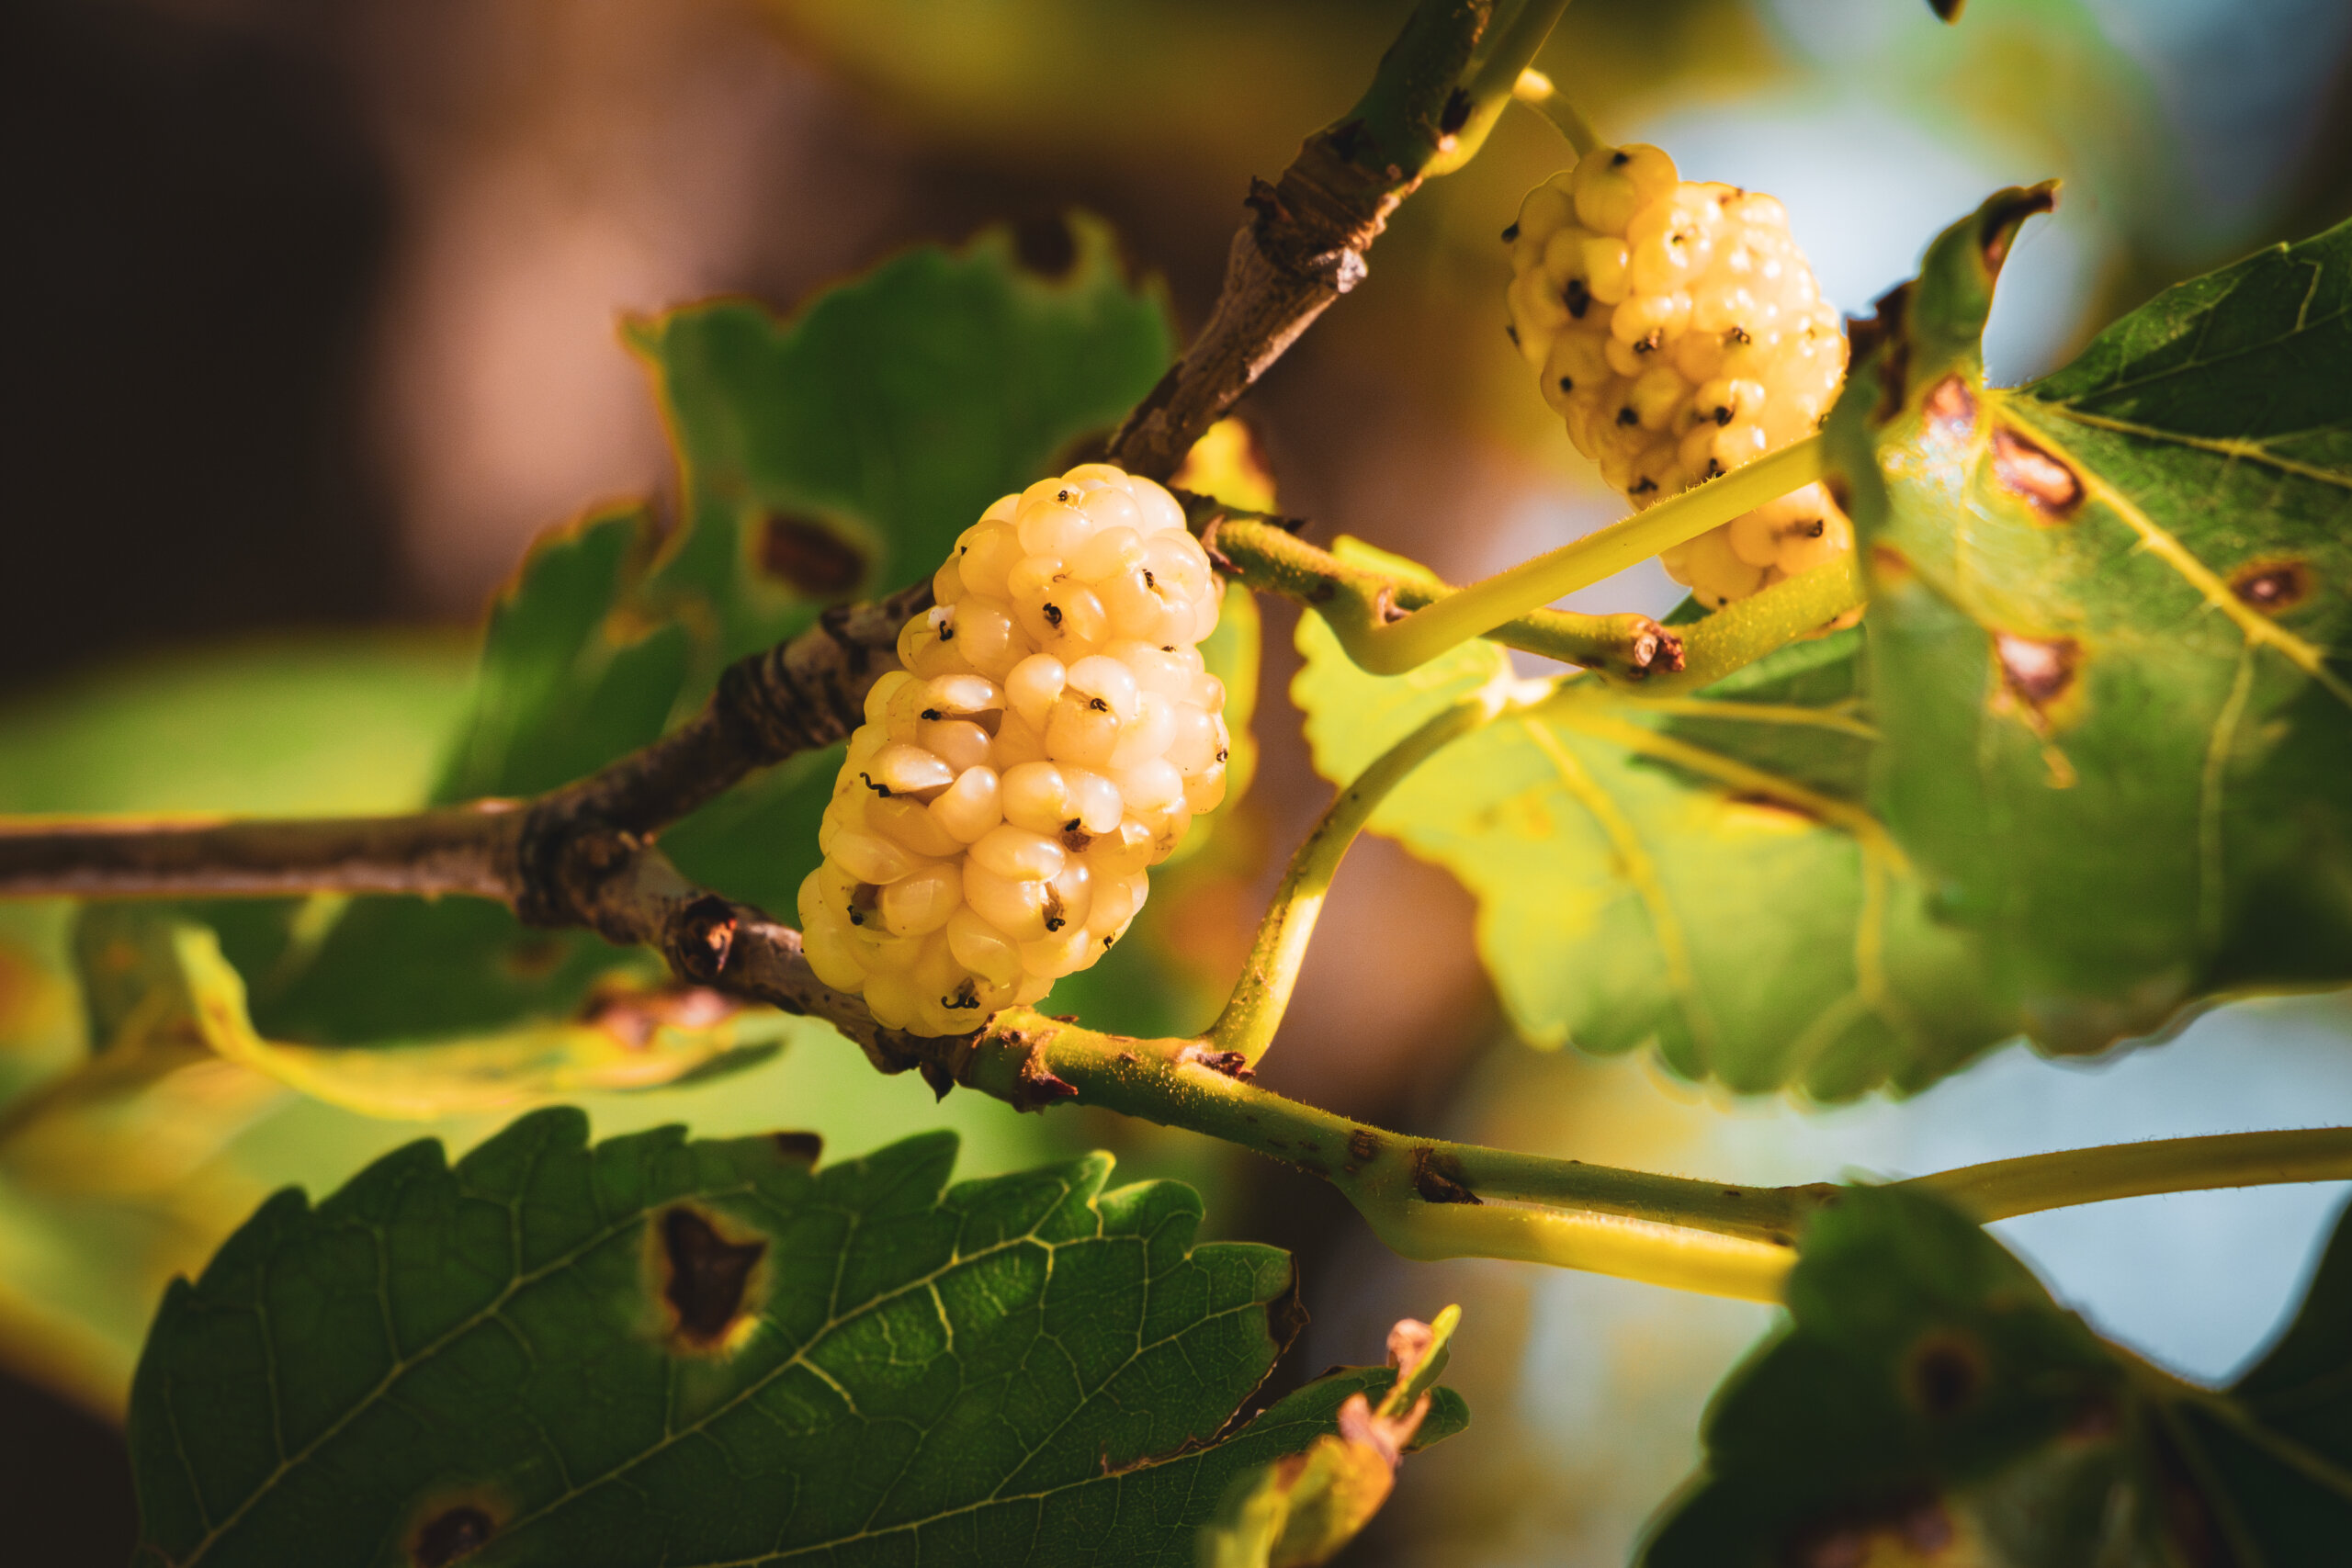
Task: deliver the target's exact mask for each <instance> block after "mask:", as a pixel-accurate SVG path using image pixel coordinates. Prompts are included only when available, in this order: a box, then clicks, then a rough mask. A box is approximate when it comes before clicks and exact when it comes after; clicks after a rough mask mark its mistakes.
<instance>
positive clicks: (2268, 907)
mask: <svg viewBox="0 0 2352 1568" xmlns="http://www.w3.org/2000/svg"><path fill="white" fill-rule="evenodd" d="M2046 205H2047V193H2046V191H2040V190H2037V191H2010V192H2005V193H2003V194H2002V195H2000V196H1997V197H1994V198H1993V199H1992V200H1991V201H1990V202H1988V203H1987V204H1986V205H1985V209H1983V210H1982V211H1981V212H1980V213H1979V214H1978V215H1977V216H1976V217H1974V218H1973V219H1970V220H1965V221H1963V222H1962V223H1960V224H1958V225H1956V226H1954V227H1953V228H1952V229H1951V230H1950V231H1947V232H1946V233H1945V234H1944V235H1943V236H1942V237H1941V238H1940V239H1939V240H1938V241H1937V242H1936V243H1935V245H1934V246H1933V247H1932V248H1931V249H1930V251H1929V253H1928V258H1927V261H1926V264H1925V265H1924V267H1923V269H1922V272H1921V276H1920V277H1919V278H1918V280H1917V283H1916V284H1914V285H1912V286H1910V287H1909V288H1907V289H1906V290H1905V291H1903V292H1901V293H1898V294H1897V295H1896V296H1893V297H1890V299H1889V301H1888V302H1887V303H1886V305H1885V306H1884V307H1883V310H1882V318H1881V323H1880V325H1879V327H1878V329H1877V330H1876V331H1875V332H1874V333H1871V334H1870V335H1871V336H1873V337H1876V338H1878V339H1881V340H1883V341H1880V342H1879V343H1878V344H1877V346H1876V348H1875V350H1874V352H1873V353H1871V355H1869V356H1868V357H1866V358H1865V359H1864V360H1863V361H1862V363H1860V365H1858V367H1856V369H1855V371H1854V373H1853V375H1852V377H1851V378H1849V383H1848V391H1847V395H1846V396H1845V397H1843V398H1842V399H1841V400H1839V403H1838V408H1837V411H1836V412H1835V413H1834V414H1833V416H1832V419H1831V423H1830V441H1831V444H1832V453H1833V466H1834V468H1836V469H1838V477H1839V479H1842V481H1843V482H1845V483H1846V484H1847V485H1848V487H1849V491H1850V492H1851V498H1852V510H1853V513H1854V519H1855V525H1856V527H1857V529H1858V532H1859V537H1860V546H1861V548H1862V550H1863V551H1864V553H1865V556H1866V558H1867V559H1868V562H1869V581H1870V589H1871V607H1870V613H1869V616H1868V619H1867V621H1866V623H1865V625H1866V626H1867V628H1868V634H1869V638H1870V649H1871V685H1872V689H1873V692H1874V693H1875V694H1876V698H1877V704H1876V705H1877V711H1878V716H1879V724H1880V728H1881V730H1882V733H1883V741H1882V744H1881V745H1880V746H1879V748H1878V750H1877V753H1876V756H1875V758H1874V760H1873V767H1874V769H1875V771H1876V772H1875V778H1876V785H1875V792H1874V799H1875V800H1876V802H1877V804H1878V806H1879V808H1880V809H1881V811H1882V813H1883V816H1884V817H1885V819H1886V821H1887V823H1888V825H1889V827H1890V828H1891V829H1893V830H1894V834H1895V836H1896V837H1897V838H1898V839H1899V840H1901V841H1902V843H1903V845H1904V847H1905V849H1906V850H1907V851H1909V852H1910V853H1911V854H1912V855H1913V856H1914V858H1915V859H1916V860H1917V863H1918V864H1919V866H1920V868H1921V870H1922V872H1923V874H1926V875H1927V876H1928V878H1929V882H1930V886H1932V887H1933V889H1934V897H1935V907H1936V908H1937V910H1938V912H1939V915H1941V916H1943V917H1944V918H1947V919H1951V920H1952V921H1954V922H1956V923H1959V924H1962V925H1964V926H1967V927H1970V928H1973V929H1974V930H1976V931H1980V932H1982V933H1983V935H1984V938H1985V945H1986V953H1987V956H1988V960H1989V962H1991V963H1992V964H1993V965H1994V967H1995V969H1996V972H1997V973H1998V974H1999V976H2001V982H2002V984H2003V986H2004V987H2007V988H2010V989H2013V990H2014V991H2015V992H2016V993H2017V994H2018V996H2019V997H2020V998H2021V1000H2022V1004H2023V1006H2024V1009H2025V1013H2026V1017H2027V1018H2028V1020H2029V1021H2030V1026H2031V1030H2032V1032H2033V1034H2034V1036H2035V1038H2036V1039H2037V1040H2038V1041H2039V1042H2040V1043H2042V1044H2043V1045H2045V1046H2047V1047H2049V1048H2052V1049H2055V1050H2062V1051H2096V1050H2099V1049H2102V1048H2104V1047H2105V1046H2107V1045H2108V1044H2109V1043H2112V1042H2114V1041H2116V1040H2118V1039H2120V1038H2123V1037H2126V1036H2130V1035H2135V1034H2144V1033H2147V1032H2153V1031H2155V1030H2158V1029H2160V1028H2162V1027H2163V1026H2165V1024H2166V1023H2167V1022H2168V1021H2170V1020H2172V1019H2173V1018H2175V1017H2176V1016H2177V1014H2178V1013H2179V1012H2180V1010H2182V1009H2183V1008H2185V1007H2188V1006H2192V1005H2195V1004H2197V1003H2199V1002H2201V1001H2205V1000H2208V999H2211V998H2216V997H2219V996H2223V995H2228V994H2232V993H2240V992H2246V991H2257V990H2274V989H2279V988H2286V987H2313V986H2327V985H2340V984H2342V983H2343V982H2344V981H2345V980H2346V979H2347V978H2352V789H2347V788H2346V779H2347V778H2352V657H2348V656H2352V225H2345V226H2342V227H2338V228H2336V229H2335V230H2332V231H2329V232H2327V233H2324V234H2322V235H2319V236H2318V237H2316V238H2314V239H2311V240H2307V241H2305V242H2303V243H2301V244H2296V245H2290V246H2279V247H2277V248H2275V249H2272V250H2269V251H2266V252H2263V253H2262V254H2258V255H2256V256H2252V257H2249V258H2248V259H2246V260H2245V261H2243V262H2240V263H2238V264H2237V265H2233V266H2231V267H2227V268H2224V269H2223V270H2222V271H2220V272H2217V273H2214V274H2212V275H2211V276H2206V277H2201V278H2199V279H2196V280H2195V281H2193V282H2189V283H2185V284H2182V285H2180V286H2179V287H2177V288H2173V289H2170V290H2168V291H2166V292H2165V293H2164V294H2162V295H2160V296H2158V297H2157V298H2156V299H2154V300H2152V301H2151V302H2149V303H2148V304H2147V305H2146V306H2144V307H2143V308H2142V309H2140V310H2136V311H2133V312H2132V313H2131V314H2130V315H2129V316H2126V317H2124V318H2123V319H2122V320H2120V321H2117V322H2116V323H2115V324H2114V325H2112V326H2111V327H2109V329H2108V330H2107V331H2106V332H2105V333H2102V334H2101V335H2100V336H2099V337H2098V340H2097V341H2096V342H2095V343H2093V344H2091V346H2090V347H2089V348H2088V349H2087V350H2086V351H2085V353H2084V354H2083V355H2081V357H2080V358H2078V359H2077V360H2076V361H2075V363H2074V364H2072V365H2070V366H2068V367H2065V368H2064V369H2063V370H2060V371H2058V372H2057V373H2056V374H2054V375H2052V376H2050V377H2048V378H2045V379H2043V380H2041V381H2038V382H2036V383H2034V384H2032V385H2030V386H2028V387H2023V388H2018V389H2010V390H2004V389H1997V388H1991V387H1987V386H1985V381H1984V367H1983V361H1982V357H1981V355H1980V354H1979V352H1978V335H1979V332H1980V330H1981V328H1982V326H1983V323H1984V320H1985V312H1986V310H1987V309H1988V308H1989V306H1990V304H1991V300H1992V292H1993V280H1994V277H1995V276H1996V273H1997V271H1998V268H1999V263H2000V261H2001V260H2002V258H2003V257H2004V256H2005V255H2006V254H2007V249H2008V246H2009V243H2010V238H2011V236H2012V235H2013V234H2014V232H2015V231H2016V228H2017V226H2018V223H2020V222H2022V221H2023V220H2024V219H2025V217H2026V216H2028V215H2030V213H2031V212H2034V211H2038V210H2040V209H2041V208H2042V207H2044V206H2046Z"/></svg>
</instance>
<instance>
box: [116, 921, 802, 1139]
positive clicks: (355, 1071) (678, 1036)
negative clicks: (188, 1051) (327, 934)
mask: <svg viewBox="0 0 2352 1568" xmlns="http://www.w3.org/2000/svg"><path fill="white" fill-rule="evenodd" d="M76 941H77V945H78V946H79V947H80V948H81V950H82V956H83V973H84V975H85V982H84V984H85V993H86V995H87V996H88V998H89V1006H90V1012H91V1018H92V1021H93V1024H94V1026H95V1027H96V1028H97V1029H100V1030H103V1031H104V1032H103V1033H100V1034H99V1035H97V1037H96V1039H95V1040H94V1042H93V1043H94V1045H95V1046H96V1048H97V1049H98V1050H99V1051H101V1052H112V1051H116V1050H118V1049H120V1048H121V1047H122V1045H123V1044H124V1042H123V1041H122V1040H121V1039H120V1038H119V1036H120V1035H122V1034H131V1035H134V1036H136V1037H139V1038H149V1037H153V1035H155V1034H156V1033H157V1032H159V1031H160V1030H162V1029H164V1028H166V1027H176V1028H180V1029H182V1030H184V1031H185V1032H186V1034H187V1039H188V1042H189V1043H190V1044H191V1045H193V1046H195V1047H196V1048H198V1049H199V1050H202V1051H208V1052H210V1053H211V1054H213V1055H218V1056H220V1057H221V1058H223V1059H224V1060H227V1061H231V1062H234V1063H237V1064H238V1065H240V1066H245V1067H250V1068H252V1069H253V1070H254V1071H255V1072H257V1073H260V1074H263V1075H264V1076H266V1077H272V1078H275V1079H277V1080H278V1081H279V1082H281V1083H283V1084H286V1085H287V1086H288V1087H289V1088H292V1089H297V1090H299V1091H300V1092H301V1093H302V1094H304V1095H306V1096H308V1097H309V1098H311V1099H312V1100H323V1101H325V1102H326V1103H327V1104H329V1105H337V1106H341V1107H342V1108H344V1109H345V1110H346V1111H358V1112H360V1113H361V1114H363V1115H367V1116H378V1117H387V1118H392V1119H396V1120H420V1119H430V1118H433V1117H438V1116H461V1115H467V1114H471V1113H474V1112H479V1111H495V1110H500V1109H503V1108H507V1107H513V1106H515V1105H519V1104H523V1103H527V1102H530V1101H535V1100H547V1099H550V1098H553V1097H555V1096H559V1095H567V1094H579V1093H583V1092H588V1091H592V1090H596V1089H657V1088H660V1087H662V1086H663V1085H666V1084H673V1083H680V1082H684V1081H686V1080H689V1079H695V1078H702V1077H712V1076H715V1075H717V1074H720V1073H725V1072H729V1071H734V1070H737V1069H739V1068H741V1067H746V1066H753V1065H755V1064H757V1063H759V1062H762V1061H764V1060H766V1059H767V1058H768V1057H769V1056H772V1055H775V1051H776V1050H777V1048H778V1046H779V1044H780V1043H781V1042H782V1040H783V1039H784V1038H785V1036H786V1032H787V1031H788V1029H789V1028H790V1021H788V1020H786V1018H784V1017H783V1016H782V1015H780V1014H777V1013H775V1012H772V1011H770V1010H766V1009H745V1008H743V1007H742V1006H741V1004H739V1003H737V1002H735V1001H734V1000H733V999H731V998H727V997H724V996H721V995H719V994H718V993H717V992H714V991H707V990H702V989H699V988H695V987H680V986H676V985H674V984H673V985H663V986H658V987H644V988H621V987H615V988H611V989H607V990H605V991H603V992H601V993H598V994H597V995H596V996H595V997H594V998H593V999H592V1001H591V1004H590V1006H589V1007H588V1008H587V1009H586V1010H583V1011H582V1013H581V1014H580V1015H579V1016H578V1017H576V1018H571V1019H563V1020H550V1021H545V1022H537V1023H525V1024H522V1025H520V1026H517V1027H515V1028H511V1029H506V1030H503V1031H500V1032H495V1033H492V1034H487V1035H483V1036H481V1037H479V1038H475V1039H469V1040H460V1041H451V1042H428V1043H417V1044H405V1043H399V1042H397V1041H391V1040H387V1041H384V1042H379V1043H375V1044H372V1045H369V1046H364V1047H359V1046H318V1045H300V1044H288V1043H281V1042H277V1041H271V1040H266V1039H265V1038H263V1037H262V1035H261V1034H260V1032H258V1031H256V1030H255V1028H254V1023H253V1021H252V1020H251V1018H250V1017H249V1016H248V1015H247V1012H246V1009H245V987H244V980H243V976H240V975H239V974H238V973H237V971H236V969H235V968H234V967H232V965H231V964H229V963H228V961H227V960H226V959H224V958H223V957H222V956H221V953H220V942H219V939H218V938H217V937H216V936H215V934H214V933H213V931H211V930H210V929H209V927H205V926H198V925H194V924H191V923H187V922H185V921H176V920H173V919H170V918H169V917H168V916H165V915H163V914H161V913H157V912H153V911H150V910H145V909H141V908H136V907H131V908H125V907H124V906H121V905H106V904H100V905H94V906H92V907H91V908H89V909H87V910H86V911H85V913H84V916H83V918H82V920H81V923H80V928H79V930H78V931H77V932H76Z"/></svg>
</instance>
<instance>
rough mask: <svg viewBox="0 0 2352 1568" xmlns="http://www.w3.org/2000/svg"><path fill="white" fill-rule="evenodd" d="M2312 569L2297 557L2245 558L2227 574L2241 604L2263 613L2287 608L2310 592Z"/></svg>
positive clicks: (2310, 593)
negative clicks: (2293, 558) (2257, 559)
mask: <svg viewBox="0 0 2352 1568" xmlns="http://www.w3.org/2000/svg"><path fill="white" fill-rule="evenodd" d="M2230 592H2233V593H2234V594H2236V595H2237V596H2238V602H2239V603H2240V604H2249V605H2252V606H2253V607H2254V608H2255V609H2257V610H2259V611H2261V612H2262V613H2263V614H2264V615H2277V614H2278V613H2279V612H2280V611H2282V610H2291V609H2293V608H2294V607H2295V606H2296V605H2298V604H2301V603H2302V602H2303V601H2304V600H2306V599H2308V598H2310V597H2311V596H2312V569H2311V568H2310V567H2309V566H2306V565H2305V564H2304V563H2303V562H2301V561H2299V560H2267V561H2248V562H2246V563H2245V565H2244V566H2242V567H2240V568H2238V570H2236V571H2235V572H2234V573H2233V574H2232V575H2231V577H2230Z"/></svg>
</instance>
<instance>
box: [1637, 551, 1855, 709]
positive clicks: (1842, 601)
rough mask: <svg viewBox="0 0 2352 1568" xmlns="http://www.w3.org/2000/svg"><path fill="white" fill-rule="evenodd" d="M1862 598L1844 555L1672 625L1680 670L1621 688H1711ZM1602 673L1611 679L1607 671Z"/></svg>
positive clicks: (1652, 693)
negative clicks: (1679, 649) (1679, 648)
mask: <svg viewBox="0 0 2352 1568" xmlns="http://www.w3.org/2000/svg"><path fill="white" fill-rule="evenodd" d="M1866 598H1867V595H1866V593H1865V592H1864V590H1863V587H1862V573H1861V569H1860V567H1859V566H1857V565H1856V564H1855V560H1854V557H1853V553H1852V552H1851V551H1847V552H1845V553H1843V554H1840V555H1838V556H1837V557H1835V558H1832V559H1829V560H1826V561H1823V562H1822V563H1821V564H1820V565H1819V566H1816V567H1814V568H1812V569H1810V570H1805V571H1801V572H1799V573H1798V574H1797V575H1796V576H1794V577H1792V578H1789V579H1787V580H1786V581H1781V582H1776V583H1774V584H1772V586H1771V587H1770V588H1767V589H1765V590H1764V591H1763V592H1760V593H1755V594H1751V595H1749V596H1748V597H1747V598H1745V599H1736V600H1734V601H1733V602H1732V603H1730V604H1726V605H1724V607H1723V608H1722V609H1720V610H1717V611H1716V612H1715V613H1714V614H1713V615H1709V616H1707V617H1705V618H1704V619H1703V620H1697V621H1692V622H1690V623H1689V624H1688V625H1685V626H1676V627H1675V628H1674V630H1675V631H1676V632H1677V633H1678V634H1679V635H1680V637H1681V638H1682V668H1681V669H1680V670H1679V671H1671V672H1660V673H1658V674H1657V675H1654V676H1650V677H1648V678H1646V679H1644V680H1640V681H1634V682H1623V690H1625V691H1626V692H1627V693H1629V694H1632V695H1634V696H1637V697H1669V696H1673V695H1675V694H1679V693H1684V692H1691V691H1696V690H1697V689H1698V688H1700V687H1702V686H1711V685H1713V684H1714V683H1715V682H1717V681H1720V680H1722V679H1723V678H1724V676H1726V675H1728V674H1730V673H1732V672H1733V671H1736V670H1738V669H1741V668H1743V667H1745V666H1747V665H1749V664H1753V663H1755V662H1756V660H1759V659H1761V658H1763V657H1764V656H1765V655H1766V654H1768V653H1772V652H1776V651H1778V650H1779V649H1783V648H1786V647H1787V646H1788V645H1789V644H1791V643H1792V642H1794V641H1796V640H1797V639H1798V638H1799V637H1804V636H1806V635H1808V634H1810V633H1813V632H1816V631H1819V630H1820V629H1821V628H1822V627H1823V626H1827V625H1828V624H1829V623H1830V622H1831V621H1834V620H1836V619H1837V618H1838V616H1840V615H1844V614H1845V613H1846V612H1847V611H1849V610H1854V609H1859V608H1860V607H1861V605H1862V604H1863V603H1864V602H1865V600H1866ZM1600 673H1601V674H1602V675H1604V676H1611V677H1613V676H1614V675H1615V671H1610V670H1605V669H1604V670H1602V671H1600ZM1612 683H1615V682H1612Z"/></svg>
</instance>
